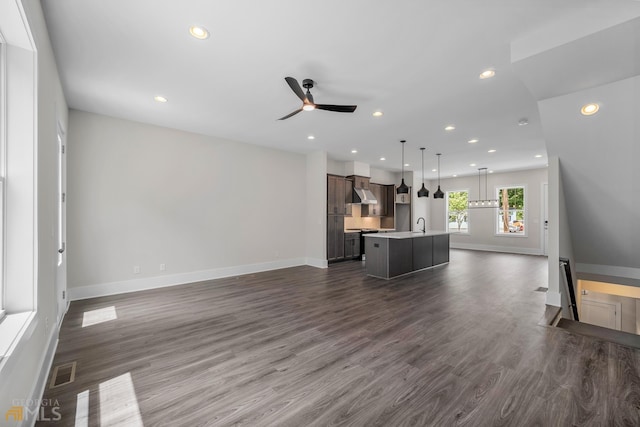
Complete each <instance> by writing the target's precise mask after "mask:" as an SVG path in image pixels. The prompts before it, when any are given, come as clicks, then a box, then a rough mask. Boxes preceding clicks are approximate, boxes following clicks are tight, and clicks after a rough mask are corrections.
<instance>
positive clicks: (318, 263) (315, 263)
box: [306, 258, 329, 268]
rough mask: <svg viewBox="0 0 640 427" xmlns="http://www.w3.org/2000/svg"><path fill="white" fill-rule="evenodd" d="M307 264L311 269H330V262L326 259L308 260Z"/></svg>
mask: <svg viewBox="0 0 640 427" xmlns="http://www.w3.org/2000/svg"><path fill="white" fill-rule="evenodd" d="M306 264H307V265H309V266H311V267H317V268H328V267H329V262H328V261H327V260H326V259H319V258H307V262H306Z"/></svg>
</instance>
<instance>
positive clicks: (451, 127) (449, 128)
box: [444, 125, 456, 131]
mask: <svg viewBox="0 0 640 427" xmlns="http://www.w3.org/2000/svg"><path fill="white" fill-rule="evenodd" d="M455 128H456V127H455V126H454V125H448V126H447V127H445V128H444V130H448V131H450V130H454V129H455Z"/></svg>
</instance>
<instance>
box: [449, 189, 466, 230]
mask: <svg viewBox="0 0 640 427" xmlns="http://www.w3.org/2000/svg"><path fill="white" fill-rule="evenodd" d="M461 191H464V192H466V193H467V200H469V194H470V193H469V189H468V188H462V189H459V190H447V191H445V204H444V225H445V230H446V231H447V232H448V233H451V234H455V235H457V236H470V235H471V215H470V211H469V208H468V207H467V231H457V230H454V231H451V230H449V193H457V192H461Z"/></svg>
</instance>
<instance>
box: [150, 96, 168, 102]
mask: <svg viewBox="0 0 640 427" xmlns="http://www.w3.org/2000/svg"><path fill="white" fill-rule="evenodd" d="M153 99H154V100H155V101H156V102H167V98H165V97H164V96H161V95H156V96H154V97H153Z"/></svg>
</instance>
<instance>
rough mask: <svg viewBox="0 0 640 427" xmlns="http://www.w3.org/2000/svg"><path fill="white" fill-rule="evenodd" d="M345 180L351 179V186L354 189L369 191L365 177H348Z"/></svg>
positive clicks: (367, 180) (367, 179)
mask: <svg viewBox="0 0 640 427" xmlns="http://www.w3.org/2000/svg"><path fill="white" fill-rule="evenodd" d="M347 179H353V186H354V187H355V188H363V189H365V190H370V188H369V178H367V177H366V176H358V175H351V176H348V177H347Z"/></svg>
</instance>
